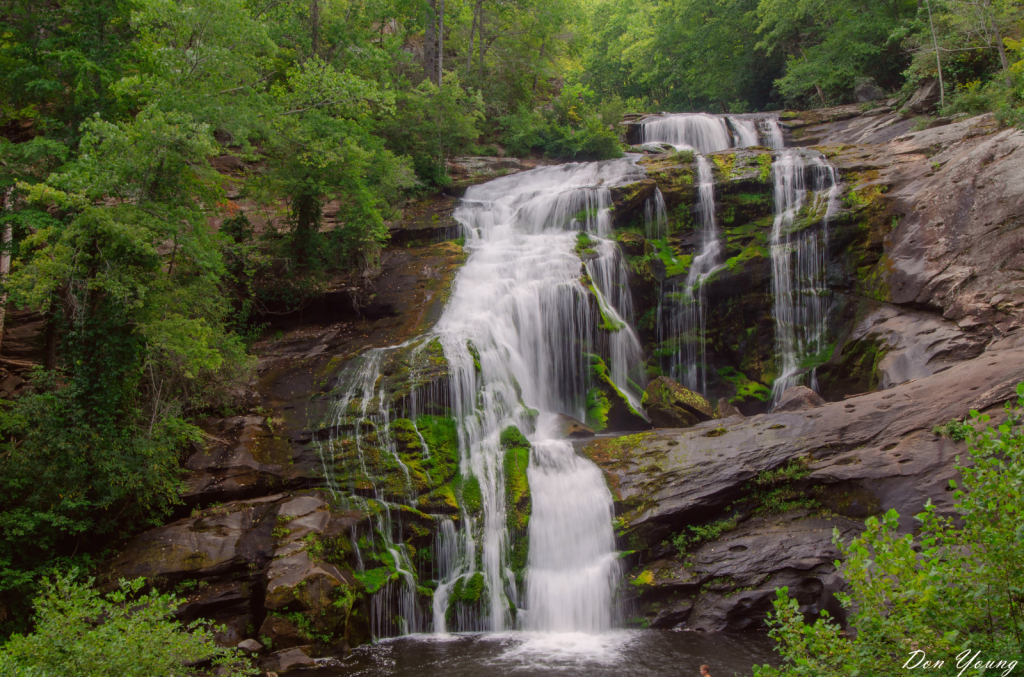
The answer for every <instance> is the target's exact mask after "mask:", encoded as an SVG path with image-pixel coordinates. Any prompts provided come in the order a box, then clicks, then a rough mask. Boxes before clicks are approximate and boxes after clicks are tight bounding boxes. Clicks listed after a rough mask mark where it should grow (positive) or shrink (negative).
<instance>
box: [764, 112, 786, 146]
mask: <svg viewBox="0 0 1024 677" xmlns="http://www.w3.org/2000/svg"><path fill="white" fill-rule="evenodd" d="M762 125H763V126H764V137H765V141H767V143H765V144H764V145H766V146H768V147H769V148H771V149H772V150H782V149H783V148H785V147H786V140H785V137H784V136H783V135H782V127H781V126H780V125H779V121H778V120H777V119H775V118H768V119H766V120H763V121H762Z"/></svg>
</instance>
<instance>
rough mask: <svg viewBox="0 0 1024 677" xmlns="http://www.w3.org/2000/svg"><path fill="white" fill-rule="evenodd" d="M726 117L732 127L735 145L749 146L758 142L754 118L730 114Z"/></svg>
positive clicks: (740, 146) (739, 146)
mask: <svg viewBox="0 0 1024 677" xmlns="http://www.w3.org/2000/svg"><path fill="white" fill-rule="evenodd" d="M727 119H728V120H729V126H730V127H731V128H732V131H733V135H734V136H735V137H736V144H735V145H736V147H738V148H750V147H751V146H757V145H758V144H759V143H760V142H759V139H758V136H757V121H756V120H750V119H747V118H739V117H734V116H730V117H728V118H727Z"/></svg>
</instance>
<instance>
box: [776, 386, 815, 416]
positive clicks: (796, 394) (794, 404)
mask: <svg viewBox="0 0 1024 677" xmlns="http://www.w3.org/2000/svg"><path fill="white" fill-rule="evenodd" d="M824 404H825V400H823V399H822V398H821V395H819V394H818V393H816V392H814V391H813V390H811V389H810V388H808V387H806V386H794V387H792V388H787V389H786V390H785V391H784V392H783V393H782V396H781V397H780V398H779V402H778V404H776V405H775V406H774V407H773V408H772V413H773V414H781V413H782V412H785V411H804V410H807V409H814V408H816V407H820V406H822V405H824Z"/></svg>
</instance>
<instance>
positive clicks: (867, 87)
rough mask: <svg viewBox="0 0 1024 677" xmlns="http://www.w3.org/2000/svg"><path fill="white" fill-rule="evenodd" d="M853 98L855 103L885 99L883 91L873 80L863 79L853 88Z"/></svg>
mask: <svg viewBox="0 0 1024 677" xmlns="http://www.w3.org/2000/svg"><path fill="white" fill-rule="evenodd" d="M853 98H854V100H855V101H856V102H857V103H866V102H868V101H877V100H879V99H884V98H885V90H884V89H882V88H881V87H879V86H878V83H876V82H875V80H874V78H864V79H862V80H860V81H859V82H858V83H857V85H856V86H855V87H854V88H853Z"/></svg>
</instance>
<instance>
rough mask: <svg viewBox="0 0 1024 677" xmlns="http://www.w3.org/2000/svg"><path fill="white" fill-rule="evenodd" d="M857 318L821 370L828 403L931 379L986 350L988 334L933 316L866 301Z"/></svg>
mask: <svg viewBox="0 0 1024 677" xmlns="http://www.w3.org/2000/svg"><path fill="white" fill-rule="evenodd" d="M857 317H860V318H861V319H860V321H859V322H858V323H857V324H856V325H854V327H853V329H852V331H851V332H850V334H849V337H848V338H847V340H846V341H845V342H844V343H843V345H842V346H841V347H840V349H839V350H837V351H836V354H835V356H834V357H833V359H832V360H830V361H829V362H828V363H827V364H825V365H823V366H821V367H819V369H818V381H819V383H820V384H821V393H822V395H824V396H825V397H826V398H828V399H841V397H842V395H843V394H844V393H863V392H868V391H872V390H876V389H878V390H885V389H887V388H892V387H893V386H895V385H899V384H900V383H906V382H907V381H912V380H916V379H922V378H927V377H928V376H931V375H932V374H934V373H936V372H939V371H942V370H943V369H948V368H949V367H950V366H952V365H954V364H957V363H959V362H963V361H964V360H969V359H973V358H975V357H977V356H978V355H980V354H981V352H982V351H983V350H984V349H985V343H986V337H985V335H984V334H980V333H977V332H970V331H965V330H964V329H962V328H961V327H959V326H957V325H956V323H954V322H950V321H949V320H945V319H943V318H941V317H939V316H937V315H935V314H932V313H924V312H921V311H917V310H912V309H909V308H902V307H899V306H895V305H892V304H887V303H879V302H876V301H870V300H864V301H862V302H861V305H860V307H859V308H858V309H857Z"/></svg>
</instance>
